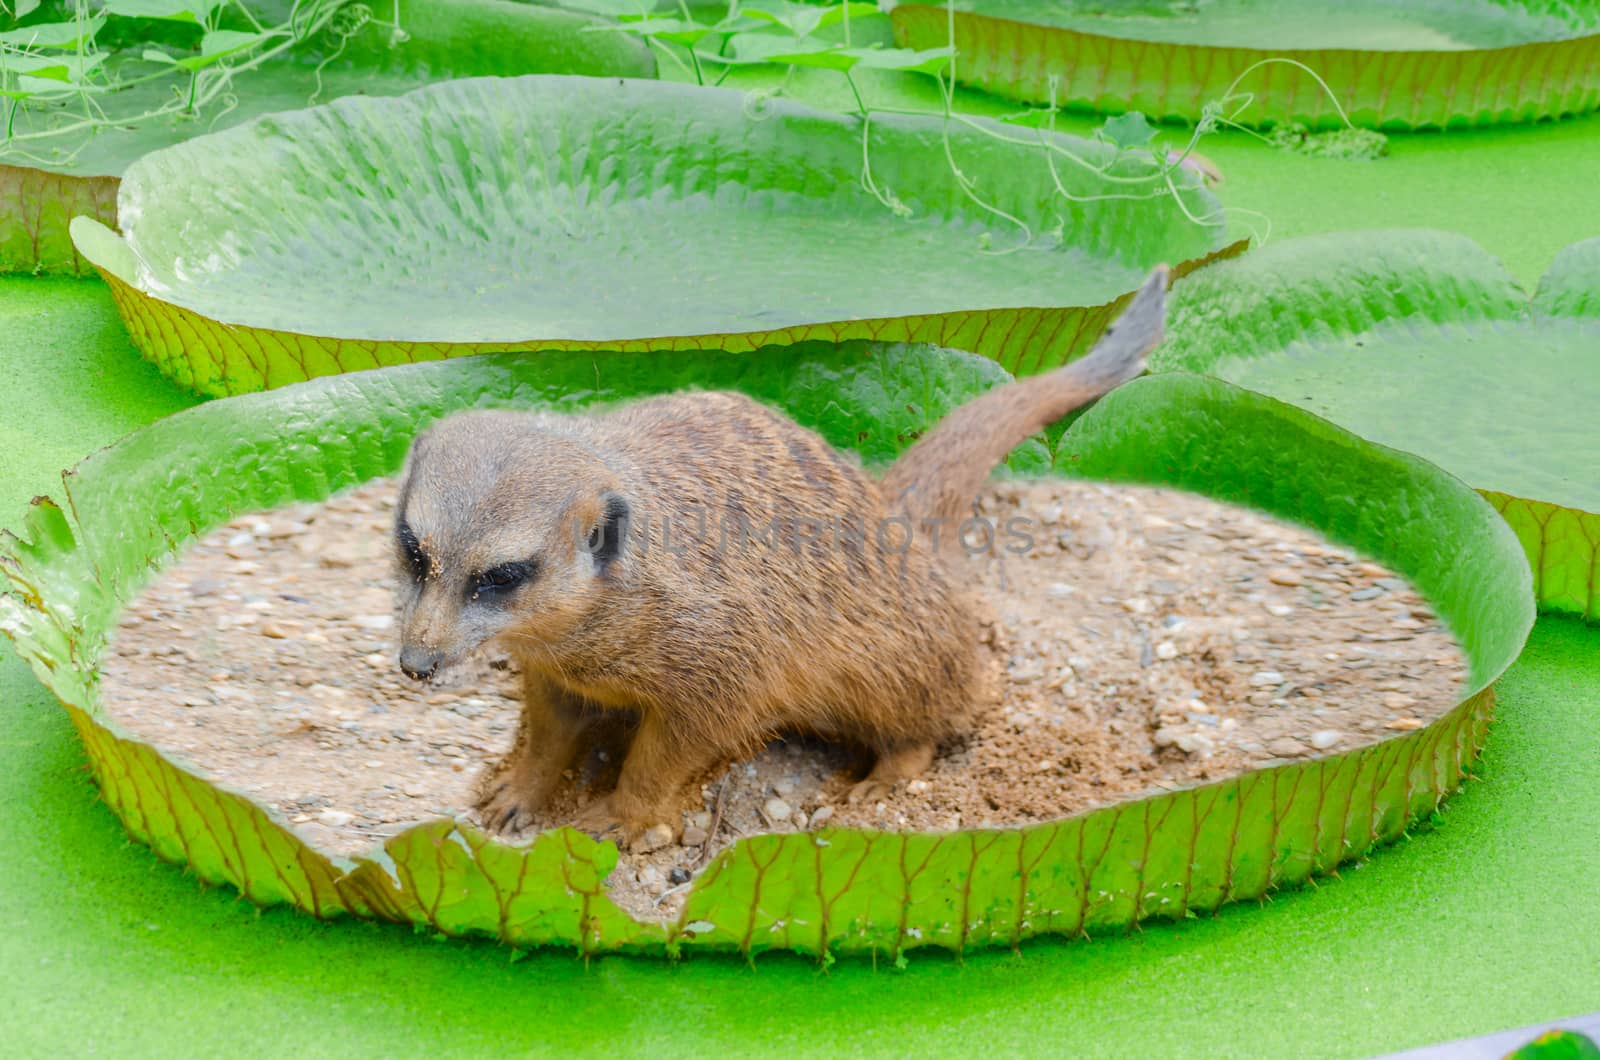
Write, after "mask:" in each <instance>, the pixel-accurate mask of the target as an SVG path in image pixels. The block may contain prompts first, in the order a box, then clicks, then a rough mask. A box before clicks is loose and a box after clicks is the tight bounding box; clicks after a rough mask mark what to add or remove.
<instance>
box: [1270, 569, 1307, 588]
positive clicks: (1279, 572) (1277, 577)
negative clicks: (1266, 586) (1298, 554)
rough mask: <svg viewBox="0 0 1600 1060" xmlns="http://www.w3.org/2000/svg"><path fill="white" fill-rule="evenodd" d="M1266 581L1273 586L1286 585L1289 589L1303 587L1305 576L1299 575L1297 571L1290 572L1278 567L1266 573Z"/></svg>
mask: <svg viewBox="0 0 1600 1060" xmlns="http://www.w3.org/2000/svg"><path fill="white" fill-rule="evenodd" d="M1267 581H1269V582H1271V583H1272V584H1273V585H1286V586H1289V587H1290V588H1294V587H1295V586H1299V585H1304V584H1305V583H1306V579H1305V575H1303V574H1301V573H1300V572H1299V571H1297V570H1290V569H1288V568H1287V567H1279V568H1277V569H1276V570H1270V571H1268V572H1267Z"/></svg>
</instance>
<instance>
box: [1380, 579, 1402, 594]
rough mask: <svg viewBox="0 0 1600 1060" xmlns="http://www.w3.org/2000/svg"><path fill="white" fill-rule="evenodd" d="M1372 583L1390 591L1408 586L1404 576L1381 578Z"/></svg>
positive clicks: (1397, 590) (1396, 590)
mask: <svg viewBox="0 0 1600 1060" xmlns="http://www.w3.org/2000/svg"><path fill="white" fill-rule="evenodd" d="M1372 584H1373V585H1376V586H1377V587H1378V588H1380V589H1388V590H1389V591H1390V592H1399V591H1400V590H1402V589H1405V588H1406V587H1407V586H1406V580H1405V579H1404V578H1379V579H1378V580H1377V581H1375V582H1373V583H1372Z"/></svg>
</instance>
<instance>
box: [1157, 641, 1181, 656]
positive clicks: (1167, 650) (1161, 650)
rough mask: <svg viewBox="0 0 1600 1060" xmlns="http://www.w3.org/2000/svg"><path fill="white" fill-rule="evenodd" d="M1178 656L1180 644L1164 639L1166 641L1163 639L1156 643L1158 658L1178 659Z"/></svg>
mask: <svg viewBox="0 0 1600 1060" xmlns="http://www.w3.org/2000/svg"><path fill="white" fill-rule="evenodd" d="M1177 657H1178V646H1177V645H1176V644H1174V643H1172V641H1170V640H1164V641H1161V642H1160V643H1159V644H1157V645H1156V658H1158V659H1176V658H1177Z"/></svg>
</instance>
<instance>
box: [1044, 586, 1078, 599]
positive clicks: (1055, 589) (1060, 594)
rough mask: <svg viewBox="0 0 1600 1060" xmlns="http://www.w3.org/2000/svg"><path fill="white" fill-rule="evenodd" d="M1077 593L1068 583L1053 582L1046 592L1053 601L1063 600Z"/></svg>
mask: <svg viewBox="0 0 1600 1060" xmlns="http://www.w3.org/2000/svg"><path fill="white" fill-rule="evenodd" d="M1077 591H1078V590H1077V589H1076V588H1075V587H1074V586H1071V585H1068V584H1067V583H1066V582H1051V583H1050V588H1049V589H1047V590H1046V592H1047V593H1048V594H1049V596H1050V598H1051V599H1052V600H1060V599H1063V598H1064V597H1068V596H1071V595H1072V594H1073V593H1075V592H1077Z"/></svg>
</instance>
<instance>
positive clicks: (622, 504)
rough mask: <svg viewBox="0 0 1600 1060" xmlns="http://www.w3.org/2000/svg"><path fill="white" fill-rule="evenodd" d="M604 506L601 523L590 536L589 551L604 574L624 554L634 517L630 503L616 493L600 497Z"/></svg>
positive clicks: (596, 525)
mask: <svg viewBox="0 0 1600 1060" xmlns="http://www.w3.org/2000/svg"><path fill="white" fill-rule="evenodd" d="M600 502H601V504H602V505H603V507H602V510H601V514H600V522H598V523H597V524H595V528H594V530H593V532H592V533H591V535H590V539H589V551H591V552H593V553H594V559H595V563H596V564H597V565H598V566H599V568H600V573H602V574H604V573H605V572H606V568H607V567H609V566H611V563H612V561H614V560H615V559H616V558H617V557H618V556H620V555H621V554H622V545H623V542H624V541H626V540H627V537H628V520H629V519H631V518H632V517H633V509H632V508H631V507H629V505H628V502H627V501H626V500H624V499H623V498H621V497H620V496H618V495H617V494H615V493H604V494H601V496H600Z"/></svg>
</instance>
